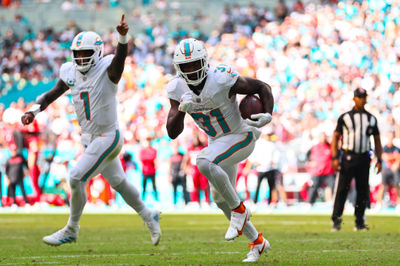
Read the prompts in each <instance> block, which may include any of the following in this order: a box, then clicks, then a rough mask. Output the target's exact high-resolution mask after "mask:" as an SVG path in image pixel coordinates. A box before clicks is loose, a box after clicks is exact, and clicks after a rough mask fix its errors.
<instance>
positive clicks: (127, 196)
mask: <svg viewBox="0 0 400 266" xmlns="http://www.w3.org/2000/svg"><path fill="white" fill-rule="evenodd" d="M114 189H115V190H116V191H118V192H119V193H120V194H121V196H122V198H123V199H124V200H125V202H126V203H127V204H128V205H129V206H131V207H132V208H133V209H134V210H135V211H136V212H137V213H138V214H139V215H140V217H142V219H145V218H147V216H149V214H150V210H149V209H148V208H147V207H146V206H145V205H144V203H143V201H142V200H141V198H140V195H139V191H137V189H136V188H135V187H134V186H133V185H132V184H131V183H129V182H128V180H126V179H124V181H122V182H121V183H120V184H119V185H118V186H115V187H114Z"/></svg>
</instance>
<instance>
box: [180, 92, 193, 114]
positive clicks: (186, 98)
mask: <svg viewBox="0 0 400 266" xmlns="http://www.w3.org/2000/svg"><path fill="white" fill-rule="evenodd" d="M193 103H194V102H193V95H192V93H191V92H186V93H185V94H183V95H182V97H181V101H180V104H179V106H178V110H179V111H181V112H185V113H190V111H191V110H192V105H193Z"/></svg>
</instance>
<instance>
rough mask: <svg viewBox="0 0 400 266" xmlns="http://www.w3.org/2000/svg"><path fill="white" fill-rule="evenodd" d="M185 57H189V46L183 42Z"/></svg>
mask: <svg viewBox="0 0 400 266" xmlns="http://www.w3.org/2000/svg"><path fill="white" fill-rule="evenodd" d="M184 45H185V56H190V46H189V42H185V44H184Z"/></svg>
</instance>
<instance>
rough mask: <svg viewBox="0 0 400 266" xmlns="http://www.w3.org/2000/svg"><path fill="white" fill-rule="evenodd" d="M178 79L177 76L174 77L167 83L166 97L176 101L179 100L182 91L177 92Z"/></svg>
mask: <svg viewBox="0 0 400 266" xmlns="http://www.w3.org/2000/svg"><path fill="white" fill-rule="evenodd" d="M178 81H179V77H176V78H175V79H173V80H171V81H170V82H169V83H168V84H167V93H168V99H172V100H175V101H177V102H179V101H180V100H181V95H182V92H179V88H178Z"/></svg>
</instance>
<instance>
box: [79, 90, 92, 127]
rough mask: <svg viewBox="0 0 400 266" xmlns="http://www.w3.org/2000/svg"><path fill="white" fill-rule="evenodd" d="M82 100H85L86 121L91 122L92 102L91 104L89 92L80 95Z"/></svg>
mask: <svg viewBox="0 0 400 266" xmlns="http://www.w3.org/2000/svg"><path fill="white" fill-rule="evenodd" d="M80 98H81V100H83V106H84V107H85V115H86V120H90V102H89V92H87V91H83V92H81V94H80Z"/></svg>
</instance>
